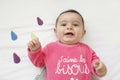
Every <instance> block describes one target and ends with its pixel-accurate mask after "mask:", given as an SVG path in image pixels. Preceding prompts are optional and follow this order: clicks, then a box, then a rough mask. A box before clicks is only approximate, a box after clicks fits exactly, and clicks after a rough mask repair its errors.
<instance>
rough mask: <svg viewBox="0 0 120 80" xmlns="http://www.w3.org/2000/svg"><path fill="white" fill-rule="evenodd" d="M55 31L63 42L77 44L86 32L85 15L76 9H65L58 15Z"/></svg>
mask: <svg viewBox="0 0 120 80" xmlns="http://www.w3.org/2000/svg"><path fill="white" fill-rule="evenodd" d="M54 31H55V34H56V36H57V38H58V39H59V41H60V42H61V43H63V44H66V45H74V44H77V43H78V42H79V41H80V40H81V39H82V37H83V36H84V34H85V32H86V31H85V28H84V20H83V17H82V16H81V14H80V13H79V12H77V11H76V10H67V11H64V12H62V13H61V14H60V15H59V16H58V17H57V19H56V24H55V29H54Z"/></svg>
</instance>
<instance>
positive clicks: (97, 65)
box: [93, 60, 107, 77]
mask: <svg viewBox="0 0 120 80" xmlns="http://www.w3.org/2000/svg"><path fill="white" fill-rule="evenodd" d="M93 67H94V69H95V72H96V74H97V75H98V76H99V77H103V76H105V75H106V73H107V68H106V66H105V64H104V63H103V62H102V61H100V60H95V61H94V62H93Z"/></svg>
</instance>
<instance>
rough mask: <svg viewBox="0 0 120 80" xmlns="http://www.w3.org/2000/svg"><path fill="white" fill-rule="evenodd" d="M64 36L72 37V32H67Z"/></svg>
mask: <svg viewBox="0 0 120 80" xmlns="http://www.w3.org/2000/svg"><path fill="white" fill-rule="evenodd" d="M65 35H67V36H73V35H74V34H73V33H72V32H67V33H65Z"/></svg>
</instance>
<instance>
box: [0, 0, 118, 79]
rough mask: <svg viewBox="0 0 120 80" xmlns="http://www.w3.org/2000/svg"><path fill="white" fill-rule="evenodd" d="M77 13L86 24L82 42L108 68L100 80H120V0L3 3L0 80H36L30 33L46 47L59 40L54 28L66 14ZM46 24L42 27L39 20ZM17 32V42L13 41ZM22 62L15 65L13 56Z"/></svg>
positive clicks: (8, 0)
mask: <svg viewBox="0 0 120 80" xmlns="http://www.w3.org/2000/svg"><path fill="white" fill-rule="evenodd" d="M67 9H76V10H78V11H79V12H80V13H81V14H82V16H83V17H84V20H85V28H86V30H87V33H86V35H85V37H84V39H83V42H85V43H87V44H88V45H89V46H91V47H92V48H93V49H94V50H95V51H96V53H97V55H98V56H99V57H100V58H101V60H102V61H103V62H104V63H105V64H106V66H107V68H108V73H107V75H106V76H105V77H103V78H101V80H119V79H120V73H119V72H120V63H119V61H120V58H119V56H120V36H119V34H120V31H119V30H120V0H0V80H33V79H34V78H35V76H36V75H37V74H40V70H39V69H38V68H36V67H34V66H33V65H32V64H31V62H30V61H29V59H28V57H27V43H28V41H29V40H30V39H31V38H30V35H31V33H34V34H35V35H37V36H38V37H39V38H40V41H41V43H42V45H43V46H44V45H45V44H47V43H48V42H51V41H54V40H56V38H55V35H54V32H53V28H54V23H55V19H56V17H57V16H58V15H59V14H60V13H61V12H62V11H64V10H67ZM37 17H40V18H41V19H42V20H43V21H44V24H43V25H42V26H39V25H38V24H37V20H36V18H37ZM11 31H14V32H15V33H16V34H17V36H18V39H17V40H16V41H13V40H11V36H10V32H11ZM14 52H15V53H17V54H18V55H19V56H20V58H21V62H20V63H18V64H15V63H14V62H13V53H14Z"/></svg>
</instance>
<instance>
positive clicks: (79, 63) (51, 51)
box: [28, 41, 99, 80]
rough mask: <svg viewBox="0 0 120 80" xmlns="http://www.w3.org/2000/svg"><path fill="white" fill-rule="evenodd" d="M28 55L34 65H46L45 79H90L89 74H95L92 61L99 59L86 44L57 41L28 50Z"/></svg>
mask: <svg viewBox="0 0 120 80" xmlns="http://www.w3.org/2000/svg"><path fill="white" fill-rule="evenodd" d="M28 55H29V58H30V60H31V61H32V63H33V64H34V65H35V66H37V67H43V66H46V70H47V73H46V80H91V75H92V74H93V75H96V74H95V72H94V69H93V66H92V63H93V61H94V60H96V59H99V58H98V57H97V56H96V54H95V52H94V51H93V50H92V49H91V48H90V47H89V46H87V45H86V44H83V43H78V44H77V45H64V44H61V43H60V42H59V41H57V42H52V43H50V44H48V45H47V46H45V47H44V48H43V49H38V50H36V51H34V52H31V51H30V50H28Z"/></svg>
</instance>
